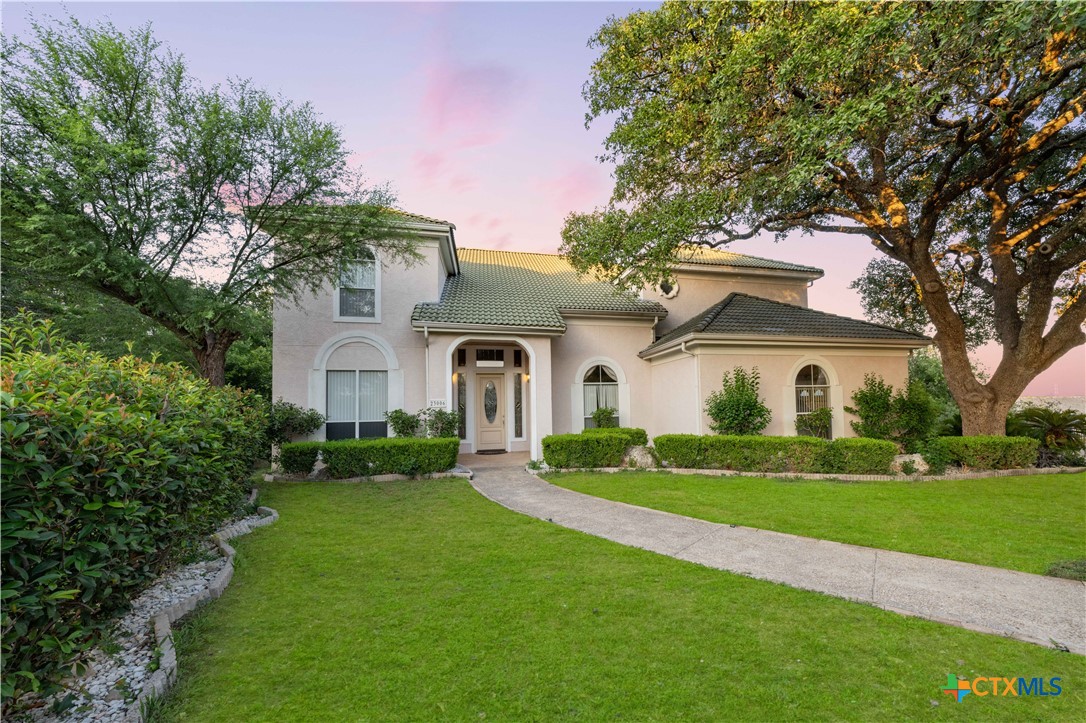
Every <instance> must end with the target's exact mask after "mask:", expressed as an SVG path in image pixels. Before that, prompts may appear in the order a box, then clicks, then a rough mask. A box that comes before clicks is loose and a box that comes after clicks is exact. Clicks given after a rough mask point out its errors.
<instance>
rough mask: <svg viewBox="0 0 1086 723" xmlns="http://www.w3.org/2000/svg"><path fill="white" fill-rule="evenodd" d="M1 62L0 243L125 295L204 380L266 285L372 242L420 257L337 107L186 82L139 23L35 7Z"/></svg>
mask: <svg viewBox="0 0 1086 723" xmlns="http://www.w3.org/2000/svg"><path fill="white" fill-rule="evenodd" d="M3 62H4V78H3V106H4V107H3V133H4V143H3V149H2V162H3V167H2V173H3V179H2V180H3V197H2V203H3V207H2V223H3V249H4V253H5V255H6V256H7V257H8V258H9V259H11V258H15V259H17V260H18V263H19V265H20V266H22V267H24V268H29V269H31V270H33V271H35V272H40V273H42V274H46V275H49V276H50V277H52V278H56V277H58V276H63V277H67V278H70V279H71V281H72V283H79V284H84V285H86V286H88V287H90V288H93V289H95V290H97V291H98V292H100V293H103V294H107V295H109V296H111V297H113V298H115V299H119V300H121V301H123V302H124V303H126V304H130V305H131V306H132V307H134V308H135V309H137V310H138V311H139V312H140V313H141V314H143V315H144V316H146V317H147V318H149V319H151V320H153V321H154V322H156V323H157V324H159V325H161V326H162V327H164V328H165V329H168V330H169V331H170V332H172V333H173V334H175V335H176V336H177V338H178V339H180V340H181V341H182V342H183V343H184V344H185V346H186V347H188V348H189V349H191V351H192V353H193V354H194V356H195V358H196V361H197V363H198V365H199V367H200V370H201V372H202V374H203V375H204V376H205V377H207V378H208V379H209V380H210V381H211V382H212V383H213V384H222V383H224V381H225V378H226V375H225V359H226V353H227V350H228V349H229V348H230V346H231V344H233V343H234V342H235V341H236V340H238V339H239V338H240V337H242V336H243V334H244V333H245V331H246V330H247V328H248V327H249V326H250V325H252V324H253V323H254V318H256V317H254V310H257V309H263V308H267V307H268V302H269V299H270V297H272V296H274V297H276V298H277V299H291V298H294V299H297V298H298V296H299V294H301V293H302V292H304V291H306V290H315V289H317V288H319V287H321V286H322V285H324V284H325V283H327V282H328V281H329V280H330V279H333V278H335V277H336V276H337V274H338V273H339V272H340V271H342V270H343V268H344V267H345V265H346V264H348V263H350V262H351V261H352V260H355V259H357V258H358V257H360V256H362V255H365V254H367V253H368V250H367V249H370V248H372V247H379V248H381V249H383V250H384V251H385V253H384V254H382V257H383V258H385V259H403V260H408V261H410V260H412V259H414V258H416V257H417V254H416V252H415V250H414V242H413V241H412V239H411V238H410V237H408V236H406V235H404V234H402V233H399V232H397V230H396V226H395V218H396V217H395V214H393V213H391V212H390V211H389V210H388V208H387V207H388V206H389V204H390V202H391V199H390V197H389V195H388V194H387V193H386V192H384V191H383V190H382V189H367V188H365V187H364V186H363V185H362V184H361V183H360V181H359V179H358V177H357V174H356V173H355V172H354V171H353V170H352V168H351V167H350V166H349V165H348V163H347V158H348V150H347V149H346V147H345V145H344V142H343V138H342V136H341V134H340V132H339V130H338V129H337V128H336V127H335V126H334V125H332V124H331V123H329V122H327V121H324V120H322V119H321V118H320V116H319V115H318V114H317V113H316V112H315V111H314V110H313V108H312V107H311V106H309V105H308V104H296V103H293V102H290V101H287V100H284V99H282V98H280V97H277V96H274V95H272V94H270V93H268V92H266V91H263V90H260V89H258V88H256V87H254V86H253V85H252V83H250V82H248V81H243V80H235V81H231V82H229V83H228V84H226V85H225V86H214V87H205V86H202V85H200V84H199V83H198V82H197V81H196V80H194V79H193V78H191V77H190V75H189V73H188V71H187V69H186V66H185V63H184V61H183V59H182V58H180V57H179V56H177V55H175V54H173V53H171V52H169V51H168V50H167V49H165V48H163V47H162V46H161V45H160V44H159V43H158V42H156V40H155V39H154V37H153V35H152V33H151V30H150V28H149V27H146V26H145V27H142V28H138V29H136V30H133V31H131V32H123V31H120V30H118V29H116V28H115V27H113V26H112V25H109V24H102V25H97V26H93V27H90V26H84V25H81V24H79V23H78V22H76V21H74V20H70V21H67V22H63V23H54V24H49V25H42V24H37V25H34V27H33V31H32V33H31V37H30V39H29V40H28V41H25V42H24V41H23V40H20V39H17V38H5V39H4V44H3Z"/></svg>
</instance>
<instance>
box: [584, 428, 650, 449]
mask: <svg viewBox="0 0 1086 723" xmlns="http://www.w3.org/2000/svg"><path fill="white" fill-rule="evenodd" d="M615 432H619V433H621V434H625V435H626V436H627V437H629V438H630V446H631V447H644V446H645V445H647V444H648V443H649V435H648V434H647V433H646V432H645V430H643V429H641V428H640V427H603V428H589V429H586V430H584V431H583V432H581V434H601V433H603V434H614V433H615Z"/></svg>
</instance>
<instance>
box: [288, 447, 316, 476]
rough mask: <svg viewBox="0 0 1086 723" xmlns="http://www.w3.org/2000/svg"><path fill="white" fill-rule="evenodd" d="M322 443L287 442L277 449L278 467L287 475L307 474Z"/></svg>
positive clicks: (310, 470) (311, 468)
mask: <svg viewBox="0 0 1086 723" xmlns="http://www.w3.org/2000/svg"><path fill="white" fill-rule="evenodd" d="M323 444H324V442H288V443H286V444H284V445H283V446H282V447H280V448H279V466H280V467H282V468H283V471H284V472H286V473H287V474H309V473H310V472H312V471H313V465H315V464H316V463H317V455H319V454H320V451H321V446H322V445H323Z"/></svg>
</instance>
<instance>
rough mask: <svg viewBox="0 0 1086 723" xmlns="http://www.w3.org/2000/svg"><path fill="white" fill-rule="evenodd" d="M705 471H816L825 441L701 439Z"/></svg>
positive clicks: (804, 438)
mask: <svg viewBox="0 0 1086 723" xmlns="http://www.w3.org/2000/svg"><path fill="white" fill-rule="evenodd" d="M702 444H703V451H702V458H701V461H702V464H704V465H705V467H706V468H708V469H734V470H742V471H745V472H817V471H818V470H819V458H820V457H821V455H822V454H823V452H824V451H825V448H826V444H827V443H826V440H824V439H819V438H818V437H762V436H737V435H720V436H717V437H711V436H710V437H703V438H702Z"/></svg>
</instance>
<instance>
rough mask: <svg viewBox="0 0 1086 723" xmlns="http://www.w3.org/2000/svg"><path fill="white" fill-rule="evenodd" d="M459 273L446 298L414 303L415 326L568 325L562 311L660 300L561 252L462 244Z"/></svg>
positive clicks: (617, 308) (649, 306) (662, 312)
mask: <svg viewBox="0 0 1086 723" xmlns="http://www.w3.org/2000/svg"><path fill="white" fill-rule="evenodd" d="M457 255H458V256H459V258H460V273H459V274H457V275H456V276H450V277H449V278H448V279H447V280H446V281H445V288H444V290H443V291H442V293H441V301H438V302H434V303H423V304H418V305H416V306H415V311H414V313H413V314H412V315H411V320H412V322H413V323H414V324H415V325H416V326H421V325H423V324H425V323H427V322H429V323H431V324H453V325H456V324H472V325H474V324H482V325H494V326H509V327H533V328H546V329H554V330H562V329H565V326H566V325H565V322H564V321H563V320H562V315H561V313H560V312H561V311H596V312H632V313H643V314H658V315H659V316H660V317H661V318H662V317H664V316H666V315H667V310H666V309H665V308H664V307H663V306H661V305H660V304H658V303H656V302H655V301H644V300H642V299H639V298H638V297H637V296H636V295H635V294H632V293H629V292H622V291H619V290H617V289H616V288H615V287H614V286H612V285H611V284H609V283H607V282H605V281H596V280H593V279H592V278H589V277H585V276H581V275H580V274H578V273H577V272H576V271H575V270H574V269H573V267H572V266H571V265H570V264H569V262H568V261H567V260H566V259H565V258H564V257H562V256H556V255H554V254H535V253H524V252H516V251H489V250H485V249H459V250H458V251H457Z"/></svg>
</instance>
